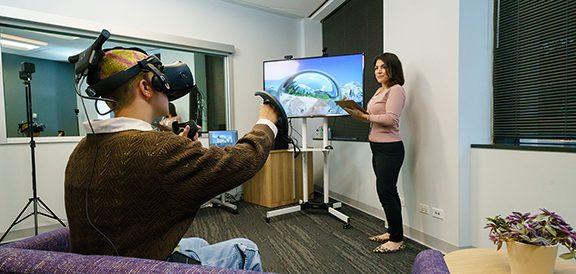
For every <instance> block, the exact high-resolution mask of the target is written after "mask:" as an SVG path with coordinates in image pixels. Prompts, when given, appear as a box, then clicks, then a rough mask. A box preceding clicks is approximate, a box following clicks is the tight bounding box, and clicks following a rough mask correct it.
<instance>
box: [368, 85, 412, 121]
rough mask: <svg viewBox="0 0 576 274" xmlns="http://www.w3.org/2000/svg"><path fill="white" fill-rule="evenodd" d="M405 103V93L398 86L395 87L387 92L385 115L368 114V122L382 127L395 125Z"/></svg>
mask: <svg viewBox="0 0 576 274" xmlns="http://www.w3.org/2000/svg"><path fill="white" fill-rule="evenodd" d="M405 101H406V93H405V92H404V90H403V88H402V87H401V86H399V85H395V86H393V87H392V88H390V90H389V91H388V99H387V100H386V113H384V114H370V115H369V116H368V117H369V118H368V120H369V121H370V122H372V123H376V124H380V125H382V126H393V125H397V124H398V123H399V121H400V114H401V113H402V109H403V108H404V102H405Z"/></svg>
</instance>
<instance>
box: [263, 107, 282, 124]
mask: <svg viewBox="0 0 576 274" xmlns="http://www.w3.org/2000/svg"><path fill="white" fill-rule="evenodd" d="M278 116H279V115H278V111H277V110H276V109H275V108H274V107H272V106H271V105H270V104H262V105H260V114H259V116H258V119H268V120H270V121H271V122H272V123H274V124H276V122H278Z"/></svg>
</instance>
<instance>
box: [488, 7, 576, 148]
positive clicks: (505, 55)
mask: <svg viewBox="0 0 576 274" xmlns="http://www.w3.org/2000/svg"><path fill="white" fill-rule="evenodd" d="M494 2H495V3H494V4H495V9H494V10H495V16H494V28H495V31H494V56H493V139H494V143H519V142H523V140H529V139H537V140H548V141H551V140H564V141H565V140H575V139H576V37H575V35H576V1H571V0H556V1H539V0H531V1H526V0H496V1H494Z"/></svg>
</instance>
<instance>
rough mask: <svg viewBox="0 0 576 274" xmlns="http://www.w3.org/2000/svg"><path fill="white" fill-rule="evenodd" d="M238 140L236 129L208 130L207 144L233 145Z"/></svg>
mask: <svg viewBox="0 0 576 274" xmlns="http://www.w3.org/2000/svg"><path fill="white" fill-rule="evenodd" d="M237 141H238V131H237V130H220V131H208V145H209V146H218V147H225V146H233V145H235V144H236V142H237Z"/></svg>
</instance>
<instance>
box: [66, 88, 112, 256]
mask: <svg viewBox="0 0 576 274" xmlns="http://www.w3.org/2000/svg"><path fill="white" fill-rule="evenodd" d="M84 79H85V77H80V78H78V79H77V81H76V83H77V84H76V86H75V91H76V94H77V95H78V96H80V102H82V108H83V109H84V114H86V120H87V121H88V125H89V126H90V131H91V132H92V134H96V132H95V131H94V127H93V126H92V122H91V121H90V117H89V115H88V110H87V109H86V104H85V103H84V99H90V100H103V101H111V102H113V103H114V104H115V105H114V107H113V108H112V109H111V110H110V111H108V112H107V113H106V114H108V113H110V112H111V111H112V110H114V108H116V106H117V105H118V104H117V102H116V101H114V100H112V99H107V98H97V97H91V96H84V95H82V93H81V92H80V86H81V85H82V82H83V81H84ZM96 102H97V101H96ZM95 108H96V112H98V113H99V114H100V112H99V111H98V106H97V105H95ZM100 115H103V114H100ZM99 152H100V146H99V145H98V146H96V153H94V160H93V161H92V171H91V172H90V179H89V180H88V185H87V186H86V190H85V193H84V211H85V212H84V213H85V214H86V220H87V221H88V224H90V226H91V227H92V228H93V229H94V230H95V231H96V232H98V234H100V235H101V236H102V237H104V239H106V241H107V242H108V243H109V244H110V246H112V249H113V250H114V254H116V256H120V253H119V252H118V249H117V248H116V245H114V242H112V240H110V238H108V236H106V234H104V232H102V231H101V230H100V229H98V227H96V225H94V223H92V220H90V212H89V209H88V197H89V196H90V186H91V185H92V180H93V179H94V170H95V169H96V160H97V159H98V154H99Z"/></svg>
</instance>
